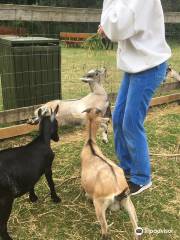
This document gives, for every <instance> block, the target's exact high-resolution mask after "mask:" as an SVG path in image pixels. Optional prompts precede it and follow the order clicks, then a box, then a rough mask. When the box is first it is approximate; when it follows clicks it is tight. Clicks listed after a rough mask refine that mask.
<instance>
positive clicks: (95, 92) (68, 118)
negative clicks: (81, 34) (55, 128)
mask: <svg viewBox="0 0 180 240" xmlns="http://www.w3.org/2000/svg"><path fill="white" fill-rule="evenodd" d="M105 75H106V69H104V68H103V69H100V70H90V71H89V72H88V73H87V74H86V75H85V76H83V77H82V78H81V80H82V81H83V82H86V83H89V86H90V89H91V93H89V94H88V95H87V96H85V97H83V98H81V99H79V100H54V101H50V102H48V103H46V104H44V105H42V106H41V107H40V108H41V109H42V112H43V113H44V114H45V113H47V112H50V110H51V109H52V110H54V109H55V108H56V106H57V105H59V111H58V113H57V115H56V119H57V121H58V125H59V126H63V125H67V126H71V125H85V122H86V113H83V111H84V110H85V109H87V108H93V107H97V108H99V109H100V110H101V111H102V113H103V116H106V117H109V118H111V111H110V102H109V99H108V95H107V93H106V91H105V89H104V88H103V86H102V85H101V81H102V79H103V78H105ZM38 111H39V108H38V109H36V111H35V116H36V118H35V121H36V120H37V113H38ZM101 127H102V130H103V131H102V139H103V142H105V143H107V142H108V136H107V129H108V124H102V125H101Z"/></svg>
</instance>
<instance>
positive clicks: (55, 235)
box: [0, 105, 180, 240]
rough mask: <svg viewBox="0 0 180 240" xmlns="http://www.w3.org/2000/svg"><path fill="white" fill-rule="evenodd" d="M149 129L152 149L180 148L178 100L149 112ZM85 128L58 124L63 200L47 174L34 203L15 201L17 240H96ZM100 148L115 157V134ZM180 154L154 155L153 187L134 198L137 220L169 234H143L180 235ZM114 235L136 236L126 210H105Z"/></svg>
mask: <svg viewBox="0 0 180 240" xmlns="http://www.w3.org/2000/svg"><path fill="white" fill-rule="evenodd" d="M146 130H147V133H148V141H149V146H150V152H153V153H159V154H175V153H178V152H179V153H180V149H179V146H180V111H179V106H178V105H171V106H167V107H162V108H155V109H154V110H153V111H152V112H150V113H149V115H148V118H147V121H146ZM83 131H84V130H83V129H81V128H76V129H75V130H74V131H73V130H72V128H64V129H60V137H61V139H62V140H61V142H59V143H56V144H53V145H52V146H53V150H54V151H55V153H56V158H55V161H54V165H53V174H54V179H55V183H56V188H57V192H58V194H59V195H60V196H61V198H62V203H61V204H58V205H56V204H53V203H52V202H51V200H50V196H49V190H48V187H47V183H46V182H45V179H44V177H43V178H42V180H41V181H40V182H39V183H38V184H37V186H36V191H37V194H38V196H39V201H38V202H37V203H35V204H31V203H29V201H28V198H27V196H24V197H21V198H19V199H17V200H16V201H15V204H14V207H13V212H12V215H11V218H10V222H9V231H10V233H11V235H12V236H13V237H14V239H18V240H28V239H31V240H98V239H100V227H99V225H98V223H97V220H96V217H95V212H94V207H93V205H92V204H91V203H89V202H88V201H87V200H86V198H85V196H84V193H83V191H82V189H81V186H80V152H81V149H82V146H83V144H84V137H83ZM33 137H34V134H32V135H31V136H26V137H21V138H15V139H12V140H6V141H3V142H1V147H0V148H6V147H9V146H17V145H21V144H24V143H25V142H29V141H30V140H31V139H32V138H33ZM98 143H99V145H100V146H101V148H102V151H103V152H104V153H105V155H106V156H108V157H109V158H110V159H112V160H114V161H117V160H116V157H115V154H114V145H113V134H112V131H111V133H110V142H109V144H107V145H103V144H102V143H101V141H100V139H99V140H98ZM179 169H180V158H177V157H166V156H164V157H156V156H153V157H152V177H153V186H152V187H151V189H150V190H148V191H146V192H144V193H142V194H141V195H138V196H134V197H132V200H133V202H134V204H135V207H136V210H137V214H138V217H139V225H140V226H141V227H143V228H148V229H150V230H159V229H162V230H164V229H166V230H170V231H172V232H171V234H155V233H154V234H147V233H146V234H144V237H143V239H144V240H171V239H172V240H175V239H176V240H178V239H179V236H180V225H179V217H180V215H179V213H180V208H179V200H180V191H179V186H180V178H179ZM107 219H108V224H110V225H111V227H110V232H111V235H112V240H132V239H133V238H132V227H131V223H130V221H129V217H128V215H127V213H126V212H124V211H122V210H121V211H119V212H117V213H114V212H110V211H109V212H108V213H107Z"/></svg>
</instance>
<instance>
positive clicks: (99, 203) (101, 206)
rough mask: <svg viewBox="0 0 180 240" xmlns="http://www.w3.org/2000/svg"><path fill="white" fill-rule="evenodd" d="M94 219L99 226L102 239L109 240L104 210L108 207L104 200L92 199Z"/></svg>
mask: <svg viewBox="0 0 180 240" xmlns="http://www.w3.org/2000/svg"><path fill="white" fill-rule="evenodd" d="M93 203H94V207H95V211H96V217H97V219H98V221H99V223H100V225H101V232H102V239H103V240H109V239H110V236H109V235H108V225H107V221H106V209H107V207H108V205H107V202H106V200H102V199H101V200H98V199H94V201H93Z"/></svg>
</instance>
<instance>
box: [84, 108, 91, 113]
mask: <svg viewBox="0 0 180 240" xmlns="http://www.w3.org/2000/svg"><path fill="white" fill-rule="evenodd" d="M91 109H92V108H87V109H85V110H84V111H82V113H85V112H86V113H90V111H91Z"/></svg>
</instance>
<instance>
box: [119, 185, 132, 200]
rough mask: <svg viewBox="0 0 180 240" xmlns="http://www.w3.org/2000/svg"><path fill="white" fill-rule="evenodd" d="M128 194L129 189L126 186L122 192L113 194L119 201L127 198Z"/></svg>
mask: <svg viewBox="0 0 180 240" xmlns="http://www.w3.org/2000/svg"><path fill="white" fill-rule="evenodd" d="M129 195H130V191H129V189H128V188H126V189H125V190H124V191H123V192H122V193H120V194H119V195H117V196H115V199H116V200H117V201H121V200H123V199H124V198H127V197H128V196H129Z"/></svg>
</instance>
